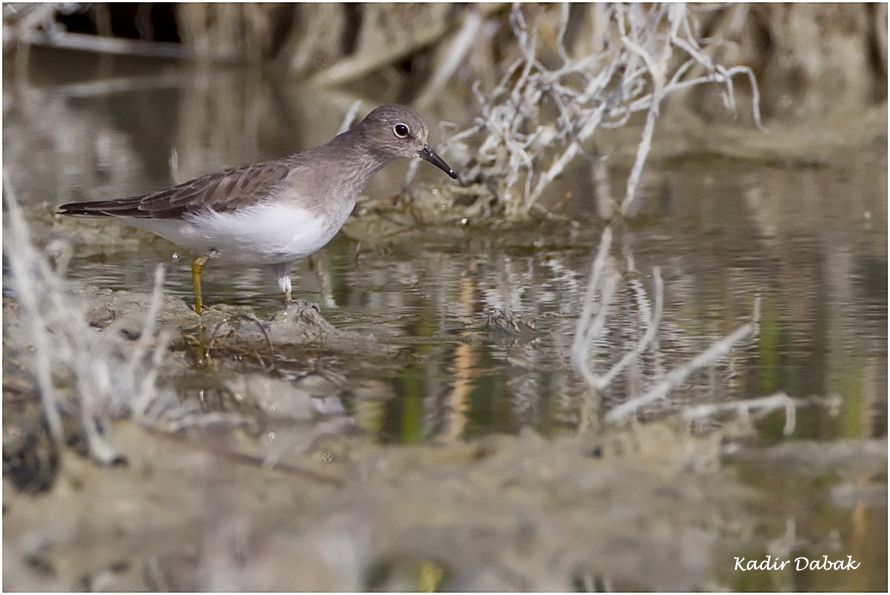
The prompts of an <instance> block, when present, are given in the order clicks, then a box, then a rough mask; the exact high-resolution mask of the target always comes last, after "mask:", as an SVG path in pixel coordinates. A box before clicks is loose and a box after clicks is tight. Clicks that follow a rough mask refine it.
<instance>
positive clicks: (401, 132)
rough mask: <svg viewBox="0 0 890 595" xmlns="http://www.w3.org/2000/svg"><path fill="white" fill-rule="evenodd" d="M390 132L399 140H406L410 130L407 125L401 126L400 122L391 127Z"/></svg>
mask: <svg viewBox="0 0 890 595" xmlns="http://www.w3.org/2000/svg"><path fill="white" fill-rule="evenodd" d="M392 131H393V133H394V134H395V135H396V136H397V137H399V138H406V137H407V136H408V134H410V133H411V129H410V128H408V126H407V124H402V123H401V122H399V123H398V124H396V125H395V126H393V127H392Z"/></svg>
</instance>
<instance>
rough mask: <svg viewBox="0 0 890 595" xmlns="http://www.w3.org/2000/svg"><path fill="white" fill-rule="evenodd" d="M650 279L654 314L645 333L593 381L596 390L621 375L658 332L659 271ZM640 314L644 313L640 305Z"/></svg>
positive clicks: (660, 301)
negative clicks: (653, 299) (653, 283)
mask: <svg viewBox="0 0 890 595" xmlns="http://www.w3.org/2000/svg"><path fill="white" fill-rule="evenodd" d="M652 277H653V279H654V280H655V312H654V313H653V315H652V318H651V319H650V320H649V324H648V325H647V326H646V332H645V333H644V334H643V336H642V337H641V338H640V341H639V342H638V343H637V345H636V347H634V348H633V349H632V350H631V351H628V352H627V353H625V354H624V356H623V357H622V358H621V359H620V360H618V363H616V364H615V365H614V366H612V368H611V369H610V370H609V371H608V372H606V373H605V374H603V375H602V376H598V377H597V378H596V380H595V382H596V383H595V385H594V386H595V387H596V389H597V390H603V389H604V388H606V387H607V386H609V384H611V383H612V381H613V380H614V379H615V377H616V376H618V374H620V373H621V371H622V370H624V368H626V367H627V366H628V365H630V364H631V363H632V362H633V361H635V360H636V359H637V358H638V357H639V356H640V354H642V353H643V352H644V351H645V350H646V348H647V347H649V344H650V343H651V342H652V340H653V339H654V338H655V333H656V331H657V330H658V325H659V324H660V323H661V309H662V305H663V303H664V284H663V283H662V281H661V269H659V268H658V267H655V268H654V269H653V271H652ZM640 312H641V313H642V312H644V310H643V308H642V305H641V309H640Z"/></svg>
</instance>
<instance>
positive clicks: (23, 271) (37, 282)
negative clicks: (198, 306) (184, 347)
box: [3, 178, 232, 464]
mask: <svg viewBox="0 0 890 595" xmlns="http://www.w3.org/2000/svg"><path fill="white" fill-rule="evenodd" d="M3 187H4V201H5V203H6V206H7V217H6V219H5V230H6V233H7V235H6V240H7V242H9V243H8V244H7V246H6V248H7V250H6V256H7V258H8V259H9V263H10V267H11V270H12V283H13V285H14V287H15V298H14V299H15V300H16V301H17V302H18V303H19V304H20V305H21V309H22V319H23V322H24V323H25V325H26V327H27V329H28V331H29V334H30V341H31V343H32V345H33V347H34V349H33V353H32V354H31V359H32V362H33V370H34V374H35V377H36V380H37V387H38V390H39V393H40V398H41V404H42V406H43V410H44V413H45V415H46V419H47V424H48V426H49V430H50V435H51V437H52V439H53V440H54V441H55V442H56V443H57V444H60V445H61V444H63V443H64V440H65V436H64V433H63V428H62V418H61V413H62V412H63V411H64V412H66V413H70V414H73V415H76V416H77V419H78V421H79V423H80V426H81V430H82V431H83V433H84V435H85V436H86V440H87V447H88V449H89V453H90V455H91V456H92V457H93V458H94V459H95V460H96V461H98V462H101V463H104V464H110V463H113V462H115V461H117V460H120V459H121V455H120V454H119V453H118V452H117V450H116V449H115V448H114V447H113V446H112V445H111V443H110V442H109V439H108V435H109V430H110V424H111V421H112V420H113V419H115V418H118V417H122V416H127V415H131V416H133V417H134V418H135V419H136V421H138V422H140V423H143V424H147V425H150V426H154V427H159V428H163V429H165V430H166V431H173V429H181V428H183V427H188V426H192V425H206V424H209V423H220V422H221V421H228V422H231V421H232V420H231V416H213V415H207V414H203V413H201V412H200V411H199V410H198V409H197V408H196V407H195V406H189V405H183V404H180V403H179V401H178V399H176V398H175V397H174V396H173V395H172V394H170V393H168V392H163V391H159V390H158V388H157V383H156V381H157V375H158V372H159V370H161V369H162V365H163V357H164V355H165V353H166V345H167V339H168V337H167V334H166V333H163V332H162V333H160V335H159V336H157V337H155V336H154V334H155V331H156V328H157V323H156V321H157V317H158V314H159V312H160V309H161V306H162V304H163V281H164V272H163V267H158V268H157V269H156V271H155V284H154V288H153V290H152V295H151V299H150V300H149V306H148V311H147V312H146V319H145V323H144V325H143V327H142V333H141V335H140V338H139V339H138V341H137V342H136V343H135V344H133V343H131V342H129V341H127V340H126V339H124V338H123V336H121V334H120V333H118V332H114V330H115V329H114V328H110V329H106V332H98V331H96V329H93V328H91V327H90V324H89V317H88V316H87V304H86V303H84V302H83V301H82V300H81V299H80V298H79V297H78V296H77V294H76V293H75V292H72V291H71V289H70V288H69V287H68V284H67V283H66V282H65V280H64V279H63V278H62V277H61V276H60V274H59V273H58V272H57V271H54V270H53V269H52V267H51V266H50V264H49V262H48V260H47V258H46V256H45V255H44V254H43V253H42V252H41V251H40V250H38V249H37V248H36V247H35V246H34V244H33V243H32V241H31V237H30V232H29V230H28V225H27V223H26V222H25V218H24V215H23V213H22V211H21V207H20V206H19V204H18V201H17V200H16V198H15V193H14V192H13V190H12V189H11V187H10V185H9V184H8V182H7V180H6V179H5V178H4V181H3ZM149 355H150V356H151V357H150V358H149ZM146 359H149V361H146Z"/></svg>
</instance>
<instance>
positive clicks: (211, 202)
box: [57, 161, 289, 219]
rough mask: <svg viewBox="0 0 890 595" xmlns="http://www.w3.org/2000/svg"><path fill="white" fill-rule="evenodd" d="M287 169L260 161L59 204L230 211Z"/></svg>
mask: <svg viewBox="0 0 890 595" xmlns="http://www.w3.org/2000/svg"><path fill="white" fill-rule="evenodd" d="M288 171H289V167H288V165H287V163H285V162H283V161H264V162H260V163H253V164H250V165H244V166H241V167H236V168H231V169H225V170H223V171H220V172H217V173H213V174H207V175H206V176H201V177H200V178H195V179H193V180H189V181H188V182H183V183H182V184H177V185H176V186H173V187H172V188H167V189H166V190H160V191H158V192H153V193H151V194H145V195H142V196H134V197H130V198H116V199H112V200H100V201H94V202H75V203H68V204H65V205H62V206H60V207H59V208H58V211H57V212H58V213H60V214H62V215H84V216H91V217H136V218H152V219H180V218H182V216H183V215H185V214H187V213H193V212H196V211H201V210H205V209H211V210H214V211H218V212H224V211H233V210H236V209H240V208H243V207H247V206H250V205H252V204H256V203H258V202H260V201H262V200H263V199H264V198H266V197H267V196H268V195H269V193H270V192H271V191H272V190H273V188H274V187H275V185H276V184H278V183H279V182H281V181H282V180H284V178H285V177H286V176H287V174H288Z"/></svg>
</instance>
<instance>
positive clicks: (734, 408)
mask: <svg viewBox="0 0 890 595" xmlns="http://www.w3.org/2000/svg"><path fill="white" fill-rule="evenodd" d="M840 403H841V401H840V399H839V398H838V397H828V398H825V399H823V398H815V397H813V398H807V399H795V398H792V397H789V396H788V395H787V394H785V393H783V392H779V393H776V394H774V395H769V396H766V397H758V398H755V399H743V400H741V401H729V402H724V403H703V404H701V405H692V406H690V407H685V408H684V409H682V410H681V411H680V415H681V416H682V417H683V419H685V420H687V421H697V420H701V419H705V418H712V417H714V416H716V415H720V414H721V413H724V412H735V413H736V414H737V415H738V416H739V417H743V418H747V417H750V415H751V413H759V414H761V415H765V414H768V413H771V412H773V411H776V410H778V409H784V410H785V426H784V427H783V428H782V433H783V434H784V435H785V436H790V435H791V434H793V433H794V429H795V427H796V425H797V408H798V407H803V406H807V405H822V406H824V407H828V408H829V410H834V409H836V408H837V407H838V406H839V405H840Z"/></svg>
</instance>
